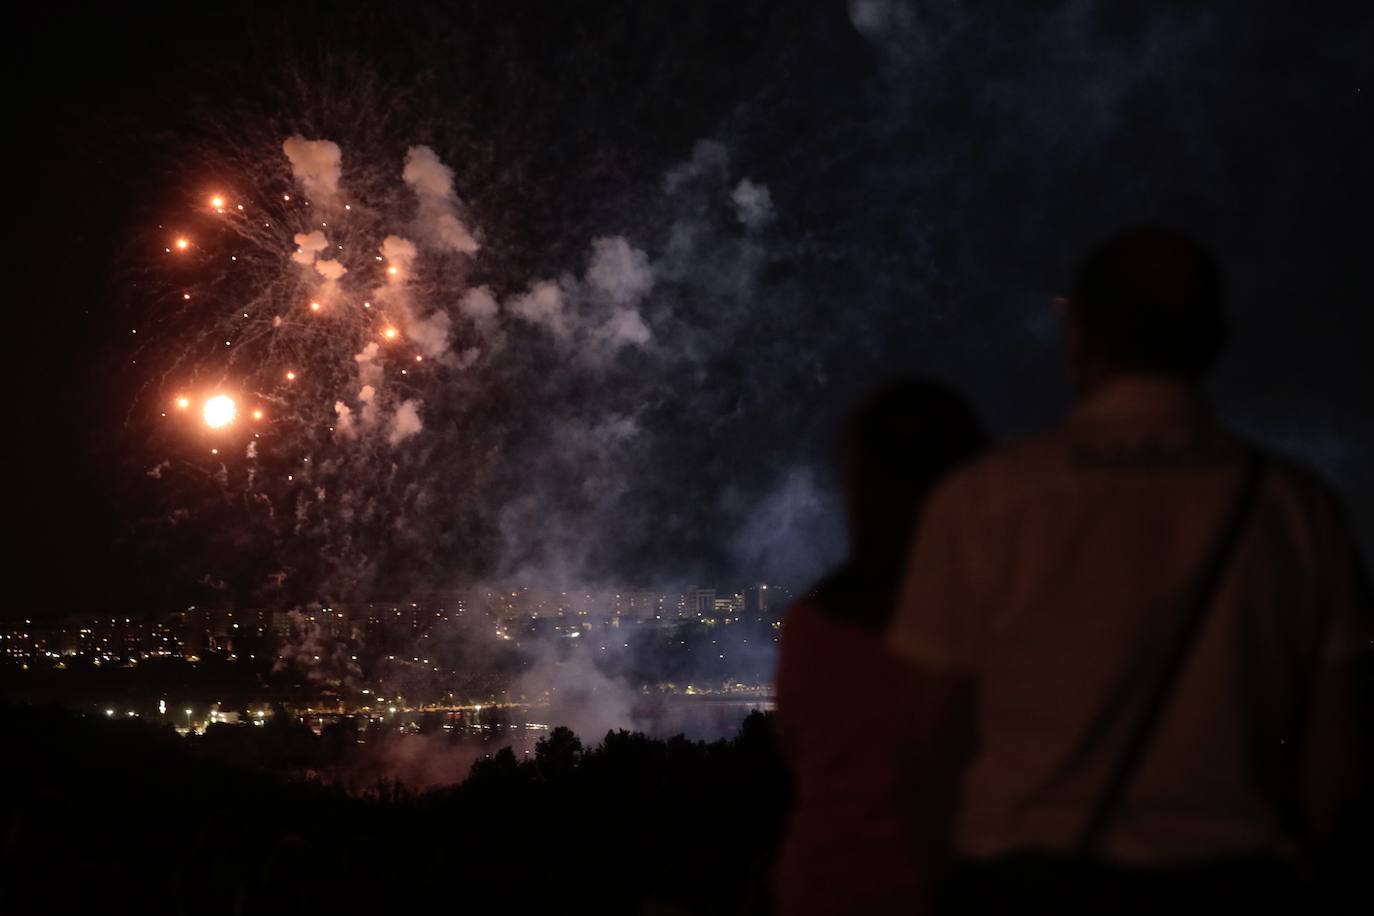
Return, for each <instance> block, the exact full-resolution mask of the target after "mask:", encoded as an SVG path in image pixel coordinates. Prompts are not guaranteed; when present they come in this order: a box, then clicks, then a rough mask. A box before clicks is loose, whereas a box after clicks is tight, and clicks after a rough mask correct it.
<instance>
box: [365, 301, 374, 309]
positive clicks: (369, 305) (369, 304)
mask: <svg viewBox="0 0 1374 916" xmlns="http://www.w3.org/2000/svg"><path fill="white" fill-rule="evenodd" d="M363 308H365V309H370V308H372V303H371V302H364V303H363Z"/></svg>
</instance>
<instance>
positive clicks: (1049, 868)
mask: <svg viewBox="0 0 1374 916" xmlns="http://www.w3.org/2000/svg"><path fill="white" fill-rule="evenodd" d="M1067 319H1068V341H1069V348H1068V349H1069V355H1070V362H1071V371H1072V376H1073V382H1074V387H1075V389H1076V392H1077V404H1076V406H1075V407H1074V409H1073V411H1072V412H1071V414H1070V415H1069V417H1068V418H1067V420H1066V421H1065V422H1064V423H1063V424H1062V425H1060V426H1059V427H1058V428H1056V429H1054V430H1052V431H1050V432H1048V433H1045V434H1043V435H1040V436H1038V437H1035V438H1031V439H1029V440H1027V441H1024V442H1021V443H1019V444H1015V445H1012V446H1009V447H1007V448H1004V449H1002V450H1000V451H998V452H996V453H994V454H992V455H991V456H989V457H987V458H985V459H983V460H982V461H979V462H977V463H976V464H974V465H973V466H972V467H970V468H968V469H966V470H965V471H963V472H960V473H958V474H956V475H955V476H954V477H952V478H951V479H950V480H949V481H947V482H946V484H945V485H944V486H942V487H941V488H940V489H939V490H938V491H937V492H936V493H935V495H934V496H933V497H932V499H931V501H930V503H929V504H928V506H927V509H926V512H925V515H924V516H923V519H922V521H921V524H920V526H919V529H918V534H917V537H916V540H915V546H914V550H913V553H912V559H911V565H910V568H909V571H908V575H907V582H906V585H905V588H904V591H903V597H902V600H901V602H900V605H899V608H898V611H897V616H896V618H895V619H894V622H893V625H892V627H891V629H890V631H889V643H890V645H891V647H892V648H893V649H894V650H895V651H896V652H898V653H899V654H901V655H902V656H904V657H905V658H907V659H908V660H909V661H910V662H911V663H912V666H913V672H914V674H915V678H914V680H915V690H916V695H917V699H918V701H919V704H920V710H921V711H920V712H919V714H918V716H917V718H918V721H917V722H916V723H915V733H914V735H913V738H912V747H913V751H912V755H913V756H912V761H911V764H910V765H911V775H912V779H913V781H914V783H915V785H914V791H915V793H916V798H915V799H914V800H913V802H912V805H913V809H912V810H913V811H914V812H915V819H916V824H917V840H918V844H919V845H920V846H921V847H922V848H925V849H927V850H929V851H931V854H932V855H933V854H934V853H935V851H936V850H938V849H940V848H941V847H942V845H948V846H950V847H952V852H953V854H954V856H955V857H956V858H957V860H958V861H959V862H961V863H962V865H961V866H960V867H958V868H956V869H955V870H954V872H953V874H954V875H955V876H956V878H955V880H953V881H952V882H951V886H952V888H953V897H954V899H955V901H956V902H957V905H958V907H959V908H961V909H962V910H963V911H966V912H967V911H972V912H994V911H1008V912H1010V911H1013V910H1014V911H1016V912H1020V913H1024V912H1027V911H1028V910H1029V911H1032V912H1035V911H1044V912H1058V913H1063V912H1077V911H1082V912H1103V913H1106V912H1112V913H1123V912H1144V911H1152V910H1153V911H1158V909H1157V908H1160V907H1175V908H1179V907H1181V908H1186V909H1194V908H1197V909H1202V908H1206V907H1209V906H1211V907H1216V908H1217V911H1221V910H1225V911H1228V912H1239V911H1242V910H1239V909H1238V907H1243V906H1245V905H1247V903H1248V902H1254V903H1257V904H1265V905H1273V904H1277V903H1278V902H1279V900H1280V898H1281V897H1282V896H1283V895H1285V894H1291V893H1292V889H1293V887H1294V884H1293V882H1292V880H1291V877H1292V875H1293V866H1294V864H1295V863H1297V862H1298V861H1299V859H1300V858H1301V857H1302V855H1303V854H1304V852H1305V851H1307V850H1311V849H1314V848H1317V847H1319V846H1320V844H1321V843H1322V842H1323V840H1324V839H1325V838H1327V837H1329V836H1330V835H1331V831H1332V829H1333V825H1334V824H1335V822H1336V820H1337V815H1338V814H1339V813H1341V812H1342V810H1343V808H1344V806H1346V805H1347V803H1348V802H1350V801H1351V800H1352V799H1353V798H1354V797H1355V796H1356V793H1357V790H1359V789H1360V782H1361V774H1362V767H1363V759H1364V758H1363V751H1362V748H1361V741H1360V730H1359V723H1358V716H1357V714H1356V711H1355V705H1356V700H1357V690H1356V687H1357V684H1359V679H1358V677H1357V676H1358V675H1360V673H1361V672H1362V671H1363V670H1364V669H1365V668H1366V666H1367V663H1368V661H1369V657H1370V651H1371V650H1370V646H1371V641H1370V618H1371V602H1370V593H1369V590H1368V587H1367V580H1366V579H1365V577H1364V575H1363V571H1362V569H1361V567H1360V562H1359V559H1358V555H1357V548H1356V546H1355V544H1354V542H1353V540H1352V538H1351V536H1350V534H1349V533H1348V531H1347V528H1346V526H1345V524H1344V522H1343V520H1342V516H1341V512H1340V507H1339V506H1338V504H1337V501H1336V499H1335V498H1334V497H1333V496H1332V494H1331V493H1330V492H1329V491H1328V490H1327V488H1326V487H1325V486H1323V485H1322V484H1321V483H1320V482H1319V481H1318V480H1316V479H1315V478H1314V477H1312V476H1311V475H1310V474H1308V473H1307V472H1305V471H1303V470H1301V469H1299V468H1297V467H1295V466H1293V465H1291V464H1288V463H1286V462H1284V461H1281V460H1279V459H1275V458H1268V457H1265V456H1263V455H1262V454H1261V453H1260V452H1259V451H1258V450H1257V449H1255V448H1254V447H1253V446H1251V445H1250V444H1248V443H1247V442H1245V441H1244V440H1243V439H1242V438H1240V437H1239V436H1238V435H1236V434H1235V433H1234V432H1232V431H1231V430H1229V429H1228V428H1227V427H1225V426H1224V425H1223V424H1221V423H1220V422H1219V421H1218V420H1217V419H1216V417H1215V416H1214V415H1213V414H1212V412H1211V410H1210V409H1209V407H1208V405H1207V402H1206V400H1205V398H1204V397H1203V395H1202V393H1201V391H1200V390H1199V383H1200V381H1201V379H1202V378H1203V377H1204V375H1205V374H1206V373H1207V372H1208V370H1209V369H1210V368H1211V367H1212V365H1213V363H1214V362H1215V361H1216V358H1217V356H1218V355H1219V354H1220V352H1221V350H1222V348H1223V345H1224V342H1225V338H1226V322H1225V318H1224V314H1223V308H1222V295H1221V279H1220V275H1219V270H1218V267H1217V264H1216V262H1215V260H1214V259H1213V257H1212V256H1211V254H1210V253H1208V252H1207V251H1206V250H1205V249H1203V248H1202V247H1200V246H1199V245H1197V244H1196V243H1194V242H1192V241H1190V240H1189V239H1187V238H1184V237H1182V236H1180V235H1177V234H1175V233H1171V232H1167V231H1164V230H1158V229H1138V230H1134V231H1131V232H1128V233H1126V234H1124V235H1121V236H1119V237H1117V238H1115V239H1114V240H1112V241H1111V242H1109V243H1108V244H1107V245H1105V246H1104V247H1103V248H1101V249H1100V250H1098V251H1097V252H1095V253H1094V254H1092V255H1091V256H1090V257H1089V258H1088V259H1087V260H1086V261H1085V262H1084V263H1083V265H1082V267H1081V269H1080V271H1079V275H1078V278H1077V282H1076V284H1075V290H1074V295H1073V297H1072V299H1071V300H1070V302H1069V303H1068V308H1067ZM946 839H947V840H948V844H945V840H946Z"/></svg>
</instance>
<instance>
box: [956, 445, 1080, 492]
mask: <svg viewBox="0 0 1374 916" xmlns="http://www.w3.org/2000/svg"><path fill="white" fill-rule="evenodd" d="M1064 453H1065V445H1064V442H1063V441H1062V437H1061V436H1059V435H1057V434H1056V431H1055V430H1050V431H1047V432H1043V433H1037V434H1035V435H1031V436H1025V437H1023V438H1019V439H1013V440H1011V441H1009V442H1007V443H1005V444H1003V445H1000V446H998V447H997V448H994V449H992V450H990V451H988V452H986V453H984V454H983V455H981V456H979V457H978V458H975V459H974V460H972V461H970V462H969V463H968V464H966V465H964V466H963V467H961V468H959V469H958V470H956V471H954V472H952V473H951V474H950V475H949V476H948V477H946V478H945V480H944V482H943V483H942V484H941V485H940V487H939V488H938V491H939V492H943V493H945V494H952V496H951V495H947V496H946V497H945V498H955V499H969V500H980V499H984V498H988V497H992V498H996V499H1003V498H1006V496H1007V495H1008V494H1009V493H1013V492H1017V491H1020V490H1023V489H1024V488H1025V483H1026V479H1027V477H1028V476H1032V475H1037V474H1040V473H1044V472H1048V471H1051V470H1054V469H1056V468H1060V467H1062V466H1063V456H1064Z"/></svg>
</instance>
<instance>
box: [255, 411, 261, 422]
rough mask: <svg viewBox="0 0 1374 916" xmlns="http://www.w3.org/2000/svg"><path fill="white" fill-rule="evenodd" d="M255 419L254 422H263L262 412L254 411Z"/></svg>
mask: <svg viewBox="0 0 1374 916" xmlns="http://www.w3.org/2000/svg"><path fill="white" fill-rule="evenodd" d="M253 419H254V420H261V419H262V411H261V410H255V411H253Z"/></svg>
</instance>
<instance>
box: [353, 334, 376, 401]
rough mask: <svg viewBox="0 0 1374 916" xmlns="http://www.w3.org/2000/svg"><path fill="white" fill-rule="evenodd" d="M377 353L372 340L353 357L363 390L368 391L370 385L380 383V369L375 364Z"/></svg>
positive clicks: (374, 342)
mask: <svg viewBox="0 0 1374 916" xmlns="http://www.w3.org/2000/svg"><path fill="white" fill-rule="evenodd" d="M379 352H380V351H379V348H378V347H377V342H376V341H375V340H374V341H372V342H371V343H369V344H368V345H367V346H365V347H363V348H362V350H361V351H360V352H358V353H357V354H355V355H354V357H353V359H354V361H356V362H357V364H358V377H359V378H360V379H361V380H362V381H363V383H364V390H367V389H370V388H371V387H372V384H374V383H376V382H379V381H381V378H382V367H381V365H380V364H379V363H378V362H377V356H378V353H379Z"/></svg>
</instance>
